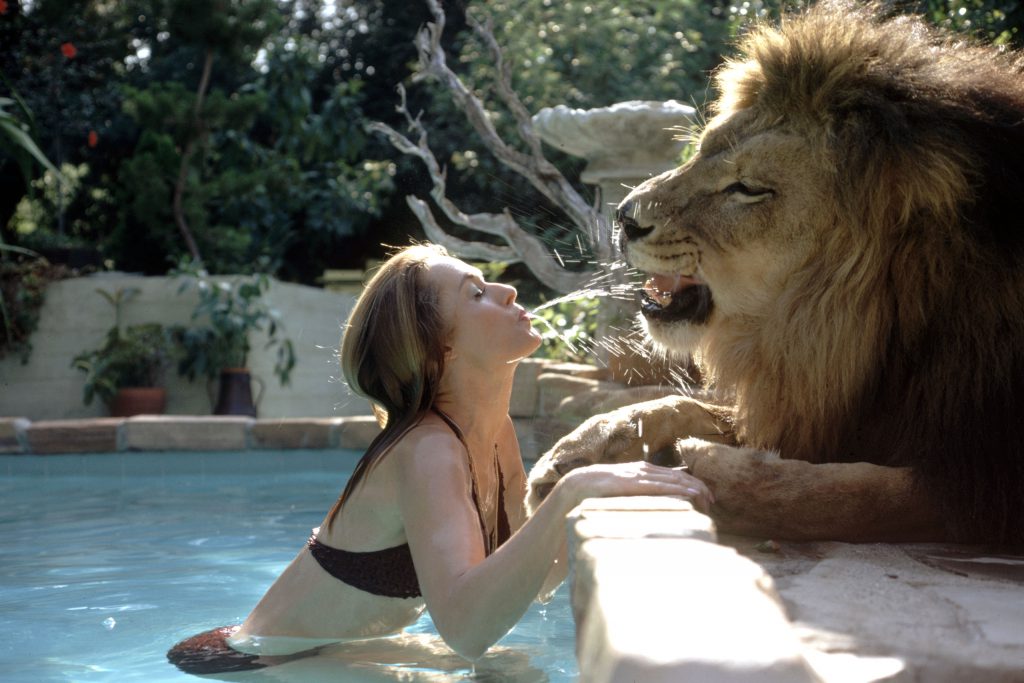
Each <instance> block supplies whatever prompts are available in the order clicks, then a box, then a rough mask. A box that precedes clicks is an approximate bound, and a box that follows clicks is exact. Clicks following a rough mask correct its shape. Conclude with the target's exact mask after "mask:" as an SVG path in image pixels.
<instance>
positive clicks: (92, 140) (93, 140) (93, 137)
mask: <svg viewBox="0 0 1024 683" xmlns="http://www.w3.org/2000/svg"><path fill="white" fill-rule="evenodd" d="M2 1H3V0H0V2H2ZM99 142H100V136H99V135H98V134H97V133H96V131H94V130H90V131H89V146H90V147H95V146H96V145H98V144H99Z"/></svg>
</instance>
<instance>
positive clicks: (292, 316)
mask: <svg viewBox="0 0 1024 683" xmlns="http://www.w3.org/2000/svg"><path fill="white" fill-rule="evenodd" d="M179 286H180V281H178V280H176V279H174V278H166V277H143V276H138V275H129V274H124V273H98V274H95V275H91V276H88V277H81V278H73V279H69V280H62V281H59V282H55V283H53V284H52V285H50V287H49V288H48V289H47V292H46V303H45V304H44V306H43V309H42V311H41V316H40V321H39V327H38V329H37V330H36V332H35V334H33V336H32V346H33V350H32V355H31V357H30V359H29V362H28V364H26V365H22V364H21V362H20V361H19V359H17V358H10V357H8V358H4V359H3V360H0V416H3V415H7V416H20V417H26V418H29V419H31V420H54V419H74V418H88V417H100V416H103V415H105V414H106V410H105V407H104V406H103V405H102V404H101V403H100V402H98V401H94V402H93V404H92V405H90V406H86V405H84V403H83V402H82V385H83V383H84V374H83V373H82V372H81V371H79V370H75V369H73V368H72V367H71V359H72V358H74V357H75V355H77V354H78V353H81V352H82V351H85V350H89V349H93V348H96V347H97V346H98V345H99V344H100V343H101V342H102V340H103V338H104V336H105V335H106V333H107V330H109V329H110V327H111V326H112V325H113V324H114V311H113V309H112V308H111V306H110V304H108V303H107V301H106V300H105V299H104V298H103V297H102V296H100V295H99V294H98V293H97V292H96V290H97V289H104V290H106V291H109V292H113V291H115V290H116V289H118V288H121V287H123V288H129V287H135V288H138V289H139V290H141V291H140V294H139V295H138V296H137V297H135V298H134V299H132V300H131V301H130V302H129V303H127V304H126V305H125V306H124V310H123V315H124V323H125V324H126V325H133V324H137V323H144V322H161V323H163V324H165V325H166V324H173V323H187V322H189V317H190V315H191V313H192V308H193V306H194V305H195V302H196V298H195V297H196V295H195V292H194V291H185V292H183V293H181V294H179V293H178V289H179ZM266 296H267V301H268V303H269V304H270V306H272V307H274V308H276V309H278V310H279V311H281V313H282V319H283V320H284V323H285V328H286V331H287V334H288V336H289V337H291V339H292V341H293V342H294V344H295V352H296V356H297V364H296V367H295V369H294V371H293V372H292V377H291V383H290V385H289V386H288V387H282V386H280V384H279V383H278V381H277V379H276V378H275V377H274V375H273V372H272V368H273V363H274V355H273V354H274V349H271V350H269V351H266V352H264V350H263V346H264V344H263V341H262V340H261V339H260V338H259V336H254V338H253V340H252V342H253V343H252V347H253V348H252V352H251V354H250V355H251V358H250V360H249V365H250V367H251V368H252V371H253V374H254V375H255V376H257V377H260V378H261V379H262V380H263V382H264V384H265V386H266V392H265V395H264V396H263V397H262V400H261V401H260V405H259V412H260V416H261V417H264V416H265V417H276V418H287V417H300V416H301V417H338V416H345V415H365V414H369V412H370V411H369V404H368V403H367V402H366V401H365V400H363V399H360V398H358V397H356V396H353V395H352V394H351V393H350V392H349V391H348V389H347V388H346V387H345V384H344V383H343V382H342V381H341V379H340V370H339V367H338V362H337V348H338V343H339V340H340V338H341V329H342V324H343V323H344V321H345V319H346V318H347V316H348V314H349V312H350V311H351V309H352V306H353V304H354V303H355V296H353V295H351V294H341V293H336V292H328V291H325V290H322V289H317V288H313V287H305V286H301V285H293V284H288V283H283V282H277V281H274V282H273V283H272V286H271V288H270V291H269V292H268V293H267V295H266ZM166 386H167V411H166V412H167V413H168V414H172V415H186V414H195V415H204V414H209V413H210V412H211V401H210V398H209V390H208V387H207V383H206V381H205V380H196V381H195V382H192V383H189V382H188V381H187V380H185V379H183V378H181V377H179V376H178V375H177V373H176V372H175V371H174V370H173V369H171V370H170V371H169V372H168V373H167V381H166Z"/></svg>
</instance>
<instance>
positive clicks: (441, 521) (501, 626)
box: [389, 433, 709, 659]
mask: <svg viewBox="0 0 1024 683" xmlns="http://www.w3.org/2000/svg"><path fill="white" fill-rule="evenodd" d="M394 456H399V458H398V462H396V463H395V464H397V465H399V467H398V468H397V470H396V471H397V472H398V474H397V478H398V492H399V507H400V508H401V512H402V518H403V522H404V524H405V532H406V538H407V540H408V542H409V546H410V549H411V551H412V556H413V560H414V563H415V565H416V574H417V577H418V578H419V583H420V589H421V590H422V592H423V597H424V599H425V600H426V603H427V609H429V610H430V614H431V617H432V618H433V620H434V624H435V625H436V626H437V629H438V632H439V633H440V634H441V636H442V637H443V638H444V640H445V642H447V643H448V645H449V646H450V647H451V648H452V649H453V650H455V651H456V652H458V653H459V654H460V655H462V656H463V657H466V658H468V659H476V658H477V657H479V656H480V655H482V654H483V653H484V652H485V651H486V650H487V648H489V647H490V646H491V645H493V644H494V643H495V642H497V641H498V640H499V639H500V638H501V637H502V636H504V635H505V634H506V633H507V632H508V631H509V630H510V629H511V628H512V627H513V626H514V625H515V624H516V622H517V621H518V620H519V618H520V617H521V616H522V615H523V613H524V612H525V611H526V609H527V607H529V605H530V603H531V602H532V600H533V599H534V598H535V597H536V596H537V594H538V593H539V592H540V590H541V588H542V586H543V584H544V580H545V578H546V577H547V576H548V572H549V570H550V568H551V564H552V560H553V559H554V558H555V557H556V555H557V554H558V553H559V550H560V549H561V547H562V545H563V543H564V542H565V517H566V515H567V514H568V513H569V512H570V511H571V510H572V509H573V508H574V507H576V505H578V504H579V503H580V501H582V500H583V499H584V498H588V497H593V496H621V495H674V496H685V497H688V498H693V497H696V498H698V499H700V500H702V501H705V502H706V500H707V496H708V495H709V494H708V492H707V489H706V487H704V485H703V484H701V483H700V482H699V481H698V480H696V479H694V478H692V477H690V476H688V475H686V474H685V473H683V472H681V471H678V470H672V469H667V468H663V467H656V466H654V465H650V464H649V463H643V462H636V463H624V464H621V465H594V466H590V467H583V468H579V469H576V470H573V471H572V472H570V473H569V474H567V475H566V476H565V477H563V478H562V479H561V480H560V481H559V482H558V483H557V484H556V485H555V487H554V488H553V489H552V491H551V494H549V496H548V497H547V498H546V499H545V501H544V503H543V504H541V506H540V507H539V508H538V510H537V511H536V513H535V514H534V515H533V516H532V517H531V518H530V519H529V520H528V521H526V522H525V523H524V524H523V525H522V527H521V528H520V529H519V530H518V531H517V532H516V533H515V534H514V535H513V536H512V538H510V539H509V540H508V541H507V542H506V543H505V544H504V545H503V546H501V548H499V549H498V550H497V551H496V552H495V553H494V554H493V555H491V556H490V557H488V558H486V559H485V556H484V547H483V538H482V537H481V534H480V523H479V521H478V518H477V513H476V510H475V509H474V507H473V503H472V501H471V500H470V496H469V493H468V476H469V474H468V467H467V465H466V457H467V456H466V452H465V448H464V447H463V446H462V444H461V443H460V442H459V441H458V440H457V439H455V438H454V437H453V436H451V435H447V434H441V433H434V434H427V435H424V436H423V437H422V438H420V439H418V440H416V441H415V442H414V443H410V444H409V445H408V447H406V448H402V449H401V452H399V451H397V450H396V452H395V453H393V454H392V456H389V457H394Z"/></svg>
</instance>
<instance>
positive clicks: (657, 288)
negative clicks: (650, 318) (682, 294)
mask: <svg viewBox="0 0 1024 683" xmlns="http://www.w3.org/2000/svg"><path fill="white" fill-rule="evenodd" d="M661 277H662V276H656V277H652V278H651V279H650V280H648V281H647V282H645V283H644V293H645V294H647V296H648V297H650V298H651V299H653V300H654V301H655V302H656V303H657V304H658V305H659V306H661V307H662V308H665V307H666V306H668V305H669V304H671V303H672V290H671V289H668V290H666V289H663V286H664V285H663V283H661V282H659V278H661Z"/></svg>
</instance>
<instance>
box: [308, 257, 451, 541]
mask: <svg viewBox="0 0 1024 683" xmlns="http://www.w3.org/2000/svg"><path fill="white" fill-rule="evenodd" d="M447 255H448V252H447V251H446V250H445V249H444V247H441V246H438V245H434V244H414V245H412V246H409V247H405V248H403V249H401V250H399V251H397V252H395V253H394V254H393V255H392V256H391V257H390V258H389V259H388V260H387V261H386V262H385V263H384V264H383V265H382V266H381V267H380V269H379V270H378V271H377V272H376V273H375V274H374V276H373V277H372V278H371V279H370V282H369V283H368V284H367V285H366V288H365V289H364V290H363V293H362V294H361V295H360V296H359V300H358V301H356V305H355V308H353V310H352V314H351V315H350V316H349V318H348V322H347V323H346V325H345V331H344V333H343V334H342V338H341V370H342V374H343V375H344V377H345V380H346V381H347V382H348V385H349V387H350V388H351V389H352V391H353V392H355V393H356V394H359V395H360V396H365V397H366V398H368V399H369V400H370V402H371V404H372V406H373V411H374V414H375V415H376V416H377V420H378V422H380V423H381V426H382V427H383V430H382V431H381V433H380V434H379V435H378V436H377V438H375V439H374V440H373V441H372V442H371V443H370V446H369V447H368V448H367V449H366V453H364V454H363V457H362V458H361V459H360V460H359V462H358V463H357V464H356V467H355V470H354V471H353V472H352V476H351V477H350V478H349V481H348V483H347V484H346V486H345V490H344V491H343V492H342V494H341V496H340V497H339V498H338V500H337V502H336V503H335V504H334V507H333V508H331V511H330V512H329V513H328V522H327V523H328V527H330V525H331V524H333V522H334V519H335V518H336V517H337V515H338V513H339V512H340V511H341V508H342V506H343V505H344V504H345V501H346V500H348V497H349V496H350V495H351V494H352V492H353V491H354V490H355V488H356V487H357V486H358V485H359V483H360V482H361V481H362V480H363V479H364V478H365V476H366V475H367V474H368V473H369V472H370V470H372V469H373V467H374V466H375V465H376V464H377V463H378V462H380V460H381V458H383V457H384V456H385V455H387V453H388V452H389V451H390V450H391V448H392V447H393V446H394V445H395V444H396V443H397V442H398V441H399V439H401V438H402V437H403V436H404V435H405V434H406V432H408V431H409V430H410V429H411V428H412V427H414V426H416V425H417V424H418V423H419V422H420V420H422V419H423V416H424V414H426V412H427V411H429V410H430V408H431V407H432V406H433V405H434V401H435V400H436V399H437V395H438V392H439V390H440V383H441V376H442V375H443V374H444V359H445V342H446V340H447V336H448V329H447V323H446V321H445V320H444V318H443V315H442V313H441V310H440V308H439V304H438V293H437V291H436V290H435V289H434V288H433V287H431V286H430V285H429V284H428V283H427V282H426V279H425V278H424V273H425V272H426V268H427V263H428V261H429V260H430V259H433V258H436V257H439V256H447Z"/></svg>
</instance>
